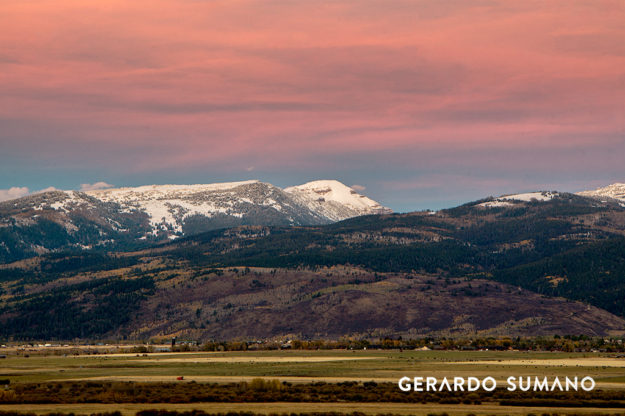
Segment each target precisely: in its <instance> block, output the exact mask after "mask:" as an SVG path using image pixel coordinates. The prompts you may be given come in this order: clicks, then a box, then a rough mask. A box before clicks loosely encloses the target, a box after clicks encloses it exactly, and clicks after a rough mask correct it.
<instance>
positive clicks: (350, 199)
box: [0, 180, 390, 261]
mask: <svg viewBox="0 0 625 416" xmlns="http://www.w3.org/2000/svg"><path fill="white" fill-rule="evenodd" d="M388 212H390V210H389V209H388V208H384V207H382V206H381V205H380V204H378V203H377V202H375V201H373V200H371V199H369V198H367V197H365V196H363V195H360V194H358V193H357V192H356V191H354V190H353V189H351V188H349V187H347V186H345V185H343V184H342V183H340V182H338V181H315V182H309V183H307V184H304V185H300V186H297V187H292V188H287V189H284V190H283V189H281V188H278V187H276V186H274V185H271V184H269V183H263V182H259V181H255V180H254V181H243V182H229V183H216V184H198V185H149V186H140V187H135V188H118V189H104V190H93V191H87V192H79V191H52V192H45V193H40V194H36V195H30V196H26V197H23V198H19V199H14V200H9V201H4V202H1V203H0V261H2V259H3V258H4V259H7V258H12V259H17V258H20V257H24V255H18V253H22V254H26V253H30V254H31V255H32V254H40V253H45V252H49V251H54V250H58V249H66V248H70V247H75V248H83V249H89V248H92V247H94V246H97V245H103V244H109V243H116V244H120V243H123V244H133V242H137V241H140V240H151V239H160V238H164V237H168V238H170V239H173V238H177V237H180V236H183V235H191V234H196V233H199V232H203V231H208V230H213V229H219V228H230V227H236V226H241V225H258V226H276V225H282V226H290V225H321V224H329V223H332V222H335V221H340V220H343V219H347V218H351V217H355V216H360V215H367V214H378V213H388ZM5 241H7V242H9V244H7V243H5Z"/></svg>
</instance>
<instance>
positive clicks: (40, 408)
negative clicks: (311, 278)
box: [0, 403, 623, 416]
mask: <svg viewBox="0 0 625 416" xmlns="http://www.w3.org/2000/svg"><path fill="white" fill-rule="evenodd" d="M146 409H165V410H178V411H185V410H187V411H188V410H193V409H197V410H204V411H207V412H215V413H219V412H228V411H234V412H240V411H249V412H257V413H265V414H268V413H291V412H345V413H351V412H363V413H365V414H368V415H377V414H380V413H394V414H402V415H427V414H432V413H435V414H439V413H442V412H445V413H447V414H449V415H450V416H460V415H463V416H464V415H467V414H475V415H526V414H528V413H534V414H544V413H549V414H550V413H552V412H553V410H554V409H553V408H548V407H532V408H531V409H526V408H523V407H514V406H499V405H495V404H482V405H464V404H460V405H444V406H441V405H440V404H437V403H429V404H409V403H190V404H187V403H175V404H170V403H163V404H129V403H122V404H98V403H85V404H71V405H67V404H62V405H55V404H42V405H40V404H34V405H33V404H29V405H0V410H2V411H8V410H14V411H22V412H26V411H28V412H34V413H37V414H46V413H51V412H66V413H69V412H73V413H76V414H84V413H86V414H90V413H96V412H112V411H120V412H121V413H122V414H123V415H124V416H134V415H135V413H136V412H138V411H139V410H146ZM557 413H558V414H567V413H572V414H622V413H623V409H617V408H567V407H562V408H558V409H557Z"/></svg>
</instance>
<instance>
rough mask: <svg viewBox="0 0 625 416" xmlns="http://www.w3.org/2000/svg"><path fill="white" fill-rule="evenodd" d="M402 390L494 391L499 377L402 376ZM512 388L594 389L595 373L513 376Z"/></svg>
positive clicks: (507, 385)
mask: <svg viewBox="0 0 625 416" xmlns="http://www.w3.org/2000/svg"><path fill="white" fill-rule="evenodd" d="M398 385H399V389H400V390H401V391H417V392H422V391H425V392H429V391H477V390H480V389H482V390H486V391H493V390H495V389H496V388H497V380H495V379H494V378H493V377H490V376H489V377H484V378H478V377H450V378H449V379H448V378H447V377H444V378H442V379H438V378H436V377H412V378H410V377H402V378H400V379H399V382H398ZM505 388H506V390H508V391H516V390H519V391H579V390H583V391H592V390H593V389H594V388H595V380H594V379H593V378H592V377H589V376H586V377H583V378H581V379H580V378H579V377H573V378H569V377H565V378H559V377H555V378H547V377H542V378H540V377H536V376H533V377H530V376H519V377H516V376H510V377H508V378H507V379H506V383H505Z"/></svg>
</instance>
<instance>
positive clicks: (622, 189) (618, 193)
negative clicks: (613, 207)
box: [577, 183, 625, 202]
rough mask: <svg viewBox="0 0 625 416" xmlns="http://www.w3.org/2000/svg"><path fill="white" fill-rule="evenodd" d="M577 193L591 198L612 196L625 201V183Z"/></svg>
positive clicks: (611, 197)
mask: <svg viewBox="0 0 625 416" xmlns="http://www.w3.org/2000/svg"><path fill="white" fill-rule="evenodd" d="M577 195H581V196H586V197H590V198H610V199H617V200H619V201H621V202H625V183H613V184H612V185H608V186H604V187H603V188H598V189H595V190H593V191H583V192H578V193H577Z"/></svg>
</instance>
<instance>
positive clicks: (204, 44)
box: [0, 0, 625, 171]
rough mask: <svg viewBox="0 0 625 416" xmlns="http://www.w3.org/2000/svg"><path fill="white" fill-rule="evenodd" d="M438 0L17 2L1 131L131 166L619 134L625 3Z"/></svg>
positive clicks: (593, 142) (245, 163)
mask: <svg viewBox="0 0 625 416" xmlns="http://www.w3.org/2000/svg"><path fill="white" fill-rule="evenodd" d="M435 3H438V2H429V1H396V2H393V7H389V5H388V4H385V3H380V2H375V1H363V2H348V1H337V2H331V3H319V2H281V1H276V2H247V1H244V2H222V1H216V2H198V1H185V0H183V1H180V2H176V3H175V4H174V3H172V2H166V1H163V0H157V1H150V2H147V1H135V2H125V1H107V2H105V3H102V2H97V3H85V2H81V1H75V0H71V1H70V0H61V1H59V0H54V1H52V0H42V1H38V2H7V4H3V5H2V6H0V12H1V13H0V15H1V16H2V22H1V23H2V27H3V30H2V31H1V32H0V44H2V45H3V51H2V52H1V53H0V74H1V75H0V89H1V90H2V91H3V94H2V96H0V120H5V121H6V120H8V121H10V122H11V123H10V125H9V126H7V128H6V129H5V132H7V133H5V134H6V136H2V137H0V140H2V142H3V147H5V148H10V149H13V150H14V152H18V153H19V152H22V153H24V152H26V153H29V152H32V149H37V152H39V154H40V155H41V157H42V158H46V159H59V160H63V161H66V163H69V161H72V163H84V164H85V165H86V166H90V165H93V164H95V165H97V166H104V167H108V166H110V165H111V164H113V165H116V167H117V165H119V166H121V167H123V169H125V170H127V171H132V170H139V171H149V170H151V169H163V168H172V169H175V168H177V167H189V166H205V165H207V164H211V165H213V166H214V165H219V164H222V165H223V166H224V167H226V168H232V169H237V170H239V171H242V170H246V169H247V168H249V167H250V166H254V167H255V168H256V169H268V168H271V167H275V166H276V164H277V165H280V166H289V165H295V166H298V165H301V164H303V163H306V156H305V155H310V154H314V155H317V157H316V160H319V159H322V158H323V156H324V155H328V154H331V155H335V154H352V153H354V152H360V153H362V152H370V153H371V154H372V155H374V156H373V157H375V155H376V154H377V153H378V152H380V151H382V150H394V151H395V152H396V155H398V157H400V156H401V155H402V154H405V153H414V152H419V151H423V150H424V149H429V150H432V149H434V150H437V149H443V150H444V149H446V148H450V147H453V148H455V149H463V148H466V149H492V148H497V149H522V148H527V147H528V146H532V147H535V148H548V149H558V148H571V147H572V146H576V147H589V146H597V145H600V146H601V145H610V144H611V143H612V141H614V140H617V141H618V140H619V139H618V137H619V136H618V135H619V134H621V135H622V131H623V127H624V126H625V120H624V112H623V111H622V98H623V95H624V92H625V83H624V80H625V70H624V69H623V68H625V51H624V49H623V43H622V42H619V40H621V39H624V38H625V26H623V24H622V22H623V18H625V12H624V10H623V7H622V3H620V2H611V1H607V2H597V3H595V2H584V1H567V2H564V1H556V2H549V3H545V2H533V1H530V2H506V1H492V2H451V3H448V2H444V3H445V4H442V3H441V4H435ZM33 27H36V28H37V30H32V28H33ZM0 134H2V133H0ZM615 137H616V139H615ZM621 137H622V136H621ZM93 149H97V151H93ZM113 155H116V156H115V157H113ZM310 163H322V162H314V161H313V162H310Z"/></svg>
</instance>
